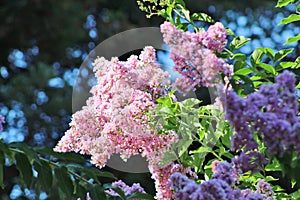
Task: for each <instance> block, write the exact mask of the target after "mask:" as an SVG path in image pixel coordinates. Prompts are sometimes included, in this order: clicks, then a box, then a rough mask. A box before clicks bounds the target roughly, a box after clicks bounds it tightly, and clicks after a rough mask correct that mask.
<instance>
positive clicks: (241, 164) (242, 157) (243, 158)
mask: <svg viewBox="0 0 300 200" xmlns="http://www.w3.org/2000/svg"><path fill="white" fill-rule="evenodd" d="M231 162H232V164H233V167H234V168H235V169H236V171H238V172H239V173H245V172H248V171H251V172H252V173H254V172H258V171H260V170H261V169H262V168H263V166H265V165H266V164H268V161H267V160H266V158H265V157H264V156H263V155H262V154H261V153H260V152H258V151H250V152H247V153H245V152H241V153H240V154H239V156H238V157H237V158H232V159H231Z"/></svg>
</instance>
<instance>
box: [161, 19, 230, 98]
mask: <svg viewBox="0 0 300 200" xmlns="http://www.w3.org/2000/svg"><path fill="white" fill-rule="evenodd" d="M160 28H161V32H162V33H163V38H164V42H166V43H167V44H168V45H170V47H171V59H172V60H173V61H174V63H175V67H174V69H175V70H176V71H177V72H179V74H181V75H182V76H181V77H180V78H178V79H177V80H176V81H175V86H176V87H177V88H178V89H179V91H181V92H183V93H187V92H189V91H190V90H192V89H193V88H195V87H197V86H199V85H202V86H205V87H214V86H217V85H218V84H219V83H220V78H219V77H220V74H222V73H223V74H224V75H226V76H231V75H232V74H233V67H232V65H229V64H227V63H226V60H225V59H222V58H218V57H217V56H216V54H215V52H221V51H223V50H224V47H225V45H226V37H227V32H226V30H225V28H224V27H223V25H222V24H221V23H219V22H217V23H215V24H214V25H212V26H210V27H209V28H208V30H207V32H205V31H204V30H201V31H199V32H197V33H191V32H189V31H186V32H183V31H182V30H178V29H177V28H176V27H175V26H174V25H172V24H171V23H170V22H165V23H164V24H162V25H161V27H160Z"/></svg>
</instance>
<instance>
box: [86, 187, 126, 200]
mask: <svg viewBox="0 0 300 200" xmlns="http://www.w3.org/2000/svg"><path fill="white" fill-rule="evenodd" d="M103 186H105V185H103ZM106 187H107V185H106ZM87 190H88V191H89V193H90V197H91V199H93V200H107V198H106V194H105V192H104V188H103V187H101V186H100V185H98V184H89V185H88V187H87ZM124 196H125V195H124Z"/></svg>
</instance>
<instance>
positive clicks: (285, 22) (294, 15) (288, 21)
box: [278, 14, 300, 25]
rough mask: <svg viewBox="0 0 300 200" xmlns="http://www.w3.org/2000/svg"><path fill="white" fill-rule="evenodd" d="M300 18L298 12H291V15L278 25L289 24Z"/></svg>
mask: <svg viewBox="0 0 300 200" xmlns="http://www.w3.org/2000/svg"><path fill="white" fill-rule="evenodd" d="M299 20H300V15H298V14H291V15H290V16H288V17H286V18H283V19H282V20H281V21H280V22H279V24H278V25H282V24H289V23H292V22H296V21H299Z"/></svg>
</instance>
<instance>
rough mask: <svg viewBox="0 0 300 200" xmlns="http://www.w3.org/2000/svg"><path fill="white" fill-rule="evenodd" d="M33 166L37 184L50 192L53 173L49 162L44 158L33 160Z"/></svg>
mask: <svg viewBox="0 0 300 200" xmlns="http://www.w3.org/2000/svg"><path fill="white" fill-rule="evenodd" d="M34 168H35V170H36V171H37V172H38V177H37V184H39V185H40V186H41V188H42V189H43V190H44V191H45V192H50V189H51V186H52V181H53V175H52V169H51V167H50V165H49V163H48V162H46V161H44V160H40V162H36V161H35V162H34Z"/></svg>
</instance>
